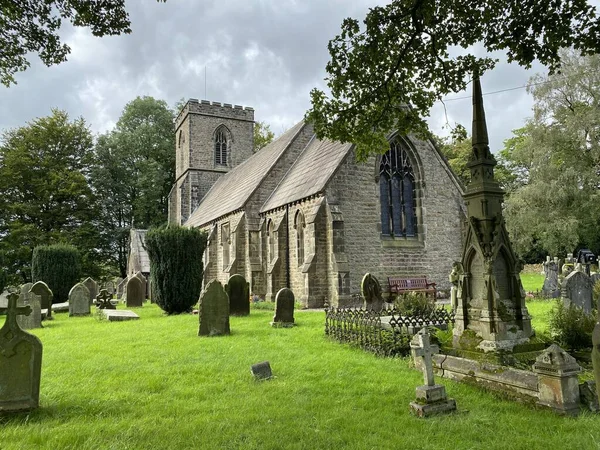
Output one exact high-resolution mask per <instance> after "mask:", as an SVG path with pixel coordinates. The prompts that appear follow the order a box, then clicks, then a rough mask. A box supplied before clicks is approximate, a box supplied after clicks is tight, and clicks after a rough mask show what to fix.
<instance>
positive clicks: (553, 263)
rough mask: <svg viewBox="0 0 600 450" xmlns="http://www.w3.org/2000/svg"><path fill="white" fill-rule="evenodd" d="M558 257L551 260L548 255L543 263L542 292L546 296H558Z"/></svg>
mask: <svg viewBox="0 0 600 450" xmlns="http://www.w3.org/2000/svg"><path fill="white" fill-rule="evenodd" d="M557 259H558V258H554V260H551V259H550V257H549V256H548V257H546V262H545V263H544V275H545V278H544V285H543V287H542V294H543V295H544V296H546V297H550V298H557V297H559V296H560V288H559V284H558V271H559V267H558V262H557Z"/></svg>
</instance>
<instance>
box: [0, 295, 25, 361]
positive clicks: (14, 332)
mask: <svg viewBox="0 0 600 450" xmlns="http://www.w3.org/2000/svg"><path fill="white" fill-rule="evenodd" d="M18 299H19V294H16V293H14V292H13V293H11V294H8V307H7V308H0V316H7V319H6V322H7V323H6V325H8V327H3V328H2V330H3V331H4V333H3V334H2V335H1V336H0V339H2V340H4V341H5V342H4V343H3V345H2V348H0V353H2V354H3V355H4V356H6V357H7V358H8V357H10V356H12V355H14V354H15V351H14V350H15V346H16V345H17V344H18V343H19V342H20V340H19V335H18V332H19V331H20V330H21V327H19V324H18V322H17V316H28V315H29V314H31V306H29V305H27V306H17V300H18ZM5 328H7V329H5Z"/></svg>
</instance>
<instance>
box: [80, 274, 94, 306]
mask: <svg viewBox="0 0 600 450" xmlns="http://www.w3.org/2000/svg"><path fill="white" fill-rule="evenodd" d="M83 285H84V286H85V287H86V288H87V289H88V291H89V293H90V305H91V304H92V303H93V302H94V300H96V296H97V295H98V283H96V282H95V281H94V280H93V278H90V277H88V278H86V279H85V280H83Z"/></svg>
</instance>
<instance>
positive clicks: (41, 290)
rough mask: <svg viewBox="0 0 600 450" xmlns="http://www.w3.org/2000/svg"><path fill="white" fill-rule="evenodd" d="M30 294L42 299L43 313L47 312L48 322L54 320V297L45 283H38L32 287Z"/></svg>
mask: <svg viewBox="0 0 600 450" xmlns="http://www.w3.org/2000/svg"><path fill="white" fill-rule="evenodd" d="M29 292H31V293H33V294H35V295H37V296H39V297H40V302H41V308H42V311H43V310H47V312H46V320H52V319H53V317H52V299H53V298H54V295H53V294H52V291H51V290H50V288H49V287H48V285H47V284H46V283H44V282H43V281H38V282H36V283H34V284H33V286H31V289H29Z"/></svg>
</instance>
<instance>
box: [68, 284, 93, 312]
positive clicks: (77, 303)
mask: <svg viewBox="0 0 600 450" xmlns="http://www.w3.org/2000/svg"><path fill="white" fill-rule="evenodd" d="M89 314H90V291H89V290H88V288H87V287H85V285H84V284H83V283H77V284H76V285H75V286H73V287H72V288H71V290H70V291H69V316H71V317H72V316H88V315H89Z"/></svg>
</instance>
